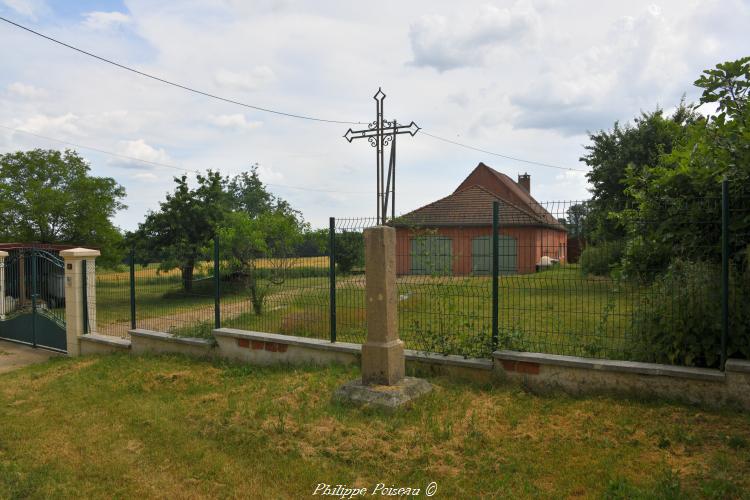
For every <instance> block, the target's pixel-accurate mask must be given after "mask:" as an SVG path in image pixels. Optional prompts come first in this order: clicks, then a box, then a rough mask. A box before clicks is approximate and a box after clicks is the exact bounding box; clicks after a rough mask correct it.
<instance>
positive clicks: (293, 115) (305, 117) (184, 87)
mask: <svg viewBox="0 0 750 500" xmlns="http://www.w3.org/2000/svg"><path fill="white" fill-rule="evenodd" d="M0 21H4V22H6V23H8V24H10V25H12V26H15V27H17V28H19V29H22V30H24V31H26V32H28V33H31V34H33V35H36V36H39V37H41V38H44V39H45V40H48V41H50V42H53V43H56V44H58V45H61V46H63V47H66V48H68V49H71V50H74V51H76V52H78V53H80V54H84V55H87V56H89V57H92V58H94V59H97V60H99V61H102V62H104V63H107V64H111V65H113V66H115V67H117V68H120V69H123V70H125V71H129V72H131V73H135V74H137V75H140V76H143V77H146V78H150V79H152V80H155V81H157V82H161V83H164V84H166V85H171V86H173V87H176V88H179V89H182V90H186V91H188V92H193V93H195V94H199V95H202V96H205V97H209V98H211V99H216V100H219V101H223V102H226V103H229V104H236V105H238V106H242V107H245V108H249V109H254V110H256V111H262V112H265V113H272V114H275V115H280V116H286V117H289V118H298V119H302V120H309V121H314V122H321V123H335V124H340V125H363V124H364V123H363V122H353V121H346V120H332V119H328V118H319V117H315V116H308V115H302V114H297V113H288V112H285V111H278V110H275V109H271V108H264V107H261V106H255V105H252V104H247V103H244V102H240V101H237V100H234V99H230V98H227V97H221V96H219V95H216V94H212V93H210V92H206V91H203V90H198V89H195V88H193V87H189V86H187V85H183V84H180V83H176V82H173V81H170V80H167V79H164V78H161V77H158V76H155V75H151V74H149V73H146V72H144V71H140V70H137V69H135V68H132V67H130V66H126V65H124V64H121V63H118V62H116V61H113V60H111V59H108V58H106V57H102V56H99V55H96V54H94V53H92V52H89V51H87V50H84V49H81V48H78V47H76V46H74V45H71V44H68V43H65V42H63V41H61V40H58V39H56V38H53V37H51V36H48V35H45V34H43V33H40V32H38V31H35V30H33V29H31V28H29V27H27V26H24V25H22V24H19V23H16V22H14V21H11V20H10V19H7V18H5V17H2V16H0ZM420 132H421V133H422V134H424V135H427V136H429V137H432V138H433V139H437V140H440V141H443V142H445V143H448V144H453V145H454V146H459V147H462V148H466V149H470V150H473V151H478V152H480V153H485V154H488V155H492V156H497V157H499V158H505V159H507V160H513V161H518V162H522V163H527V164H530V165H537V166H541V167H547V168H554V169H558V170H570V171H577V172H586V170H584V169H579V168H572V167H562V166H560V165H553V164H550V163H543V162H538V161H533V160H525V159H523V158H518V157H515V156H510V155H505V154H502V153H495V152H493V151H489V150H486V149H482V148H477V147H474V146H470V145H468V144H464V143H461V142H458V141H453V140H451V139H446V138H444V137H440V136H437V135H434V134H430V133H428V132H426V131H425V130H424V129H422V130H420ZM88 149H94V148H88ZM138 161H140V160H138ZM162 166H163V165H162ZM299 189H302V188H299Z"/></svg>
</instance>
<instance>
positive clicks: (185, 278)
mask: <svg viewBox="0 0 750 500" xmlns="http://www.w3.org/2000/svg"><path fill="white" fill-rule="evenodd" d="M194 267H195V266H194V265H193V264H189V265H186V266H185V267H183V268H182V289H183V291H185V292H192V291H193V268H194Z"/></svg>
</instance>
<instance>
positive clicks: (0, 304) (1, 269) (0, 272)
mask: <svg viewBox="0 0 750 500" xmlns="http://www.w3.org/2000/svg"><path fill="white" fill-rule="evenodd" d="M7 256H8V252H6V251H4V250H0V319H5V257H7Z"/></svg>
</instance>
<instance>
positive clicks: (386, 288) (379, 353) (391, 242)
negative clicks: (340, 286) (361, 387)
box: [362, 226, 406, 385]
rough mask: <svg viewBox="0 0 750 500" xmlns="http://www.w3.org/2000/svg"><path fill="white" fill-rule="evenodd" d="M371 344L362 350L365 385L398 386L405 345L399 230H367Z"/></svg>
mask: <svg viewBox="0 0 750 500" xmlns="http://www.w3.org/2000/svg"><path fill="white" fill-rule="evenodd" d="M365 280H366V284H365V301H366V307H367V341H366V342H365V344H364V345H363V346H362V383H364V384H377V385H394V384H396V383H398V382H399V381H401V379H403V378H404V373H405V371H406V368H405V360H404V343H403V342H402V341H401V340H399V338H398V290H397V288H396V230H395V229H393V228H392V227H388V226H378V227H373V228H369V229H366V230H365Z"/></svg>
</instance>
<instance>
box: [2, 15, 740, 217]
mask: <svg viewBox="0 0 750 500" xmlns="http://www.w3.org/2000/svg"><path fill="white" fill-rule="evenodd" d="M363 5H364V4H361V3H358V2H343V1H341V2H330V1H321V2H302V1H296V0H259V1H254V2H250V1H240V0H224V1H219V0H216V1H207V0H206V1H202V0H192V1H184V2H153V1H151V2H149V1H145V0H133V1H130V0H126V1H122V2H119V1H76V2H69V1H57V2H53V1H45V0H0V14H1V15H3V16H5V17H8V18H10V19H13V20H15V21H17V22H19V23H22V24H25V25H28V26H30V27H32V28H34V29H37V30H40V31H42V32H44V33H47V34H49V35H51V36H54V37H57V38H59V39H61V40H63V41H66V42H69V43H71V44H74V45H77V46H80V47H81V48H84V49H88V50H91V51H93V52H96V53H98V54H100V55H102V56H105V57H109V58H112V59H115V60H118V61H121V62H123V63H125V64H128V65H132V66H135V67H137V68H139V69H142V70H143V71H146V72H149V73H153V74H156V75H159V76H163V77H164V78H168V79H171V80H174V81H177V82H181V83H185V84H188V85H191V86H194V87H197V88H200V89H203V90H206V91H208V92H212V93H215V94H219V95H222V96H226V97H230V98H233V99H236V100H239V101H243V102H248V103H251V104H256V105H259V106H265V107H270V108H276V109H280V110H285V111H290V112H294V113H301V114H306V115H315V116H322V117H327V118H333V119H338V120H351V121H363V122H365V121H370V120H372V119H373V116H372V115H373V113H374V109H373V108H374V103H373V100H372V95H373V94H374V93H375V91H376V90H377V88H378V87H379V86H382V87H383V88H384V90H385V92H386V93H387V95H388V97H387V99H386V101H385V106H386V117H387V118H396V119H398V120H399V121H402V122H409V121H411V120H414V121H416V122H417V123H418V124H419V125H420V126H422V127H423V128H424V129H425V130H427V131H429V132H432V133H434V134H438V135H441V136H443V137H447V138H450V139H453V140H457V141H461V142H466V143H469V144H472V145H475V146H477V147H480V148H483V149H488V150H493V151H497V152H501V153H505V154H507V155H511V156H516V157H521V158H528V159H531V160H536V161H539V162H545V163H552V164H556V165H563V166H569V167H573V168H577V169H585V166H584V165H583V164H581V163H580V162H579V161H578V159H579V157H580V156H581V155H582V154H583V153H584V145H585V144H586V143H587V135H586V133H587V131H589V130H598V129H601V128H609V127H611V126H612V124H613V123H614V122H615V121H616V120H619V121H627V120H630V119H632V117H633V116H635V115H636V114H637V113H638V112H639V111H641V110H652V109H654V108H655V107H656V106H657V105H660V106H662V107H664V108H665V109H670V108H672V107H673V106H674V105H676V104H677V103H678V102H679V100H680V97H681V96H682V95H683V94H686V95H687V97H688V100H692V99H695V97H696V96H697V93H696V91H695V89H694V88H693V87H692V85H691V82H693V81H694V80H695V79H696V78H697V77H698V75H699V74H700V72H701V70H703V69H706V68H709V67H711V66H713V65H715V64H716V63H718V62H721V61H725V60H728V59H735V58H738V57H741V56H744V55H747V53H746V52H747V48H748V47H750V43H748V42H750V35H748V30H747V26H750V2H748V1H747V0H724V1H717V0H708V1H669V2H660V3H658V4H654V3H651V2H637V1H635V2H590V1H582V0H574V1H568V2H563V1H556V0H543V1H530V0H521V1H515V2H501V1H494V2H493V1H487V0H483V1H477V2H475V1H465V2H460V3H458V2H449V1H413V2H398V1H390V0H389V1H384V2H380V3H379V4H378V9H374V10H373V9H371V8H366V7H363ZM0 41H2V44H3V47H4V48H5V49H4V50H3V51H2V53H0V64H1V67H2V72H0V125H3V126H5V127H11V128H15V129H20V130H25V131H28V132H33V133H36V134H41V135H45V136H50V137H55V138H58V139H62V140H66V141H70V142H74V143H79V144H84V145H90V146H94V147H96V148H100V149H105V150H110V151H115V152H117V153H120V154H124V155H127V156H132V157H137V158H142V159H145V160H150V161H156V162H162V163H168V164H174V165H179V166H182V167H184V168H187V169H200V170H202V169H205V168H213V169H219V170H221V171H222V172H224V173H226V174H232V175H233V174H237V173H239V172H241V171H243V170H246V169H247V168H249V166H250V165H251V164H253V163H256V162H257V163H259V164H260V172H261V177H262V178H263V180H264V181H266V182H267V183H269V184H270V185H271V189H272V191H274V192H275V193H276V194H278V195H279V196H281V197H283V198H285V199H287V200H289V201H290V202H291V203H292V204H293V205H294V206H295V207H297V208H299V209H301V210H302V211H303V213H304V215H305V217H306V218H307V219H308V220H309V221H310V222H311V223H312V224H313V225H314V226H323V225H324V224H325V223H326V221H327V218H328V217H329V216H338V217H347V216H348V217H351V216H370V215H373V212H374V203H373V199H374V185H375V175H374V174H375V173H374V158H373V156H374V153H373V151H372V150H371V148H370V147H369V146H368V145H367V144H366V143H364V142H360V143H356V142H355V143H352V144H348V143H347V142H346V141H344V140H343V139H342V137H341V136H342V135H343V133H344V132H345V131H346V129H347V128H348V127H347V126H345V125H335V124H334V125H331V124H319V123H313V122H305V121H299V120H294V119H290V118H283V117H278V116H274V115H269V114H264V113H261V112H256V111H252V110H248V109H246V108H242V107H238V106H234V105H231V104H227V103H221V102H217V101H212V100H210V99H206V98H204V97H200V96H196V95H192V94H189V93H186V92H183V91H180V90H177V89H174V88H170V87H166V86H164V85H162V84H159V83H156V82H153V81H149V80H146V79H143V78H141V77H138V76H136V75H132V74H129V73H126V72H123V71H121V70H118V69H116V68H114V67H111V66H108V65H104V64H102V63H100V62H97V61H95V60H92V59H89V58H86V57H85V56H81V55H80V54H76V53H73V52H71V51H69V50H67V49H64V48H61V47H59V46H56V45H54V44H51V43H50V42H48V41H45V40H42V39H39V38H37V37H34V36H32V35H29V34H28V33H25V32H23V31H20V30H18V29H17V28H13V27H11V26H8V25H6V24H4V23H0ZM31 147H54V148H59V147H61V146H60V145H59V144H57V143H54V142H49V141H45V140H43V139H39V138H36V137H33V136H29V135H27V134H23V133H20V132H9V131H7V130H5V129H0V152H7V151H13V150H17V149H23V148H31ZM80 152H81V153H82V154H83V155H84V156H85V157H86V158H87V159H88V160H89V161H90V162H91V165H92V169H93V171H94V173H95V174H97V175H107V176H111V177H114V178H115V179H117V180H118V182H120V183H121V184H122V185H124V186H125V187H126V189H127V193H128V198H127V200H126V203H127V204H128V205H129V207H130V208H129V209H128V210H125V211H123V212H121V213H120V214H118V215H117V217H116V219H115V222H116V223H117V224H118V225H119V226H120V227H122V228H123V229H133V228H135V227H136V225H137V223H138V222H139V221H140V220H142V218H143V215H144V214H145V212H146V211H147V210H148V209H154V208H157V206H158V201H159V200H160V199H162V198H163V196H164V194H165V193H166V192H167V191H168V190H170V189H171V184H172V181H171V179H172V177H173V176H174V175H176V174H179V173H180V172H179V171H175V170H172V169H169V168H164V167H156V166H151V165H147V164H143V163H139V162H134V161H129V160H123V159H118V158H112V157H108V156H106V155H103V154H100V153H96V152H93V151H89V150H80ZM480 161H484V162H485V163H487V164H489V165H491V166H493V167H495V168H497V169H499V170H501V171H503V172H505V173H507V174H509V175H511V176H512V177H515V176H516V174H517V173H520V172H525V171H528V172H529V173H530V174H531V177H532V194H534V195H535V196H536V197H537V199H539V200H540V201H543V200H561V199H582V198H585V197H586V193H587V186H586V181H585V177H584V175H583V172H565V171H560V170H554V169H549V168H543V167H538V166H531V165H527V164H523V163H519V162H514V161H511V160H504V159H501V158H496V157H492V156H489V155H486V154H483V153H479V152H474V151H470V150H466V149H462V148H457V147H455V146H451V145H449V144H445V143H442V142H440V141H436V140H435V139H432V138H430V137H428V136H425V135H417V136H416V137H414V138H409V139H406V138H405V139H404V140H403V141H401V142H399V164H398V167H399V168H398V172H399V178H398V193H397V200H398V206H397V211H398V212H406V211H408V210H411V209H413V208H416V207H418V206H421V205H423V204H425V203H428V202H430V201H433V200H435V199H437V198H439V197H442V196H445V195H447V194H449V193H450V192H452V190H453V189H454V188H455V186H456V185H458V183H459V182H460V181H461V180H462V179H463V178H464V177H465V176H466V175H467V174H468V173H469V172H470V170H471V169H472V168H473V167H474V166H475V165H476V164H477V163H478V162H480ZM295 187H304V188H307V190H303V189H295ZM318 190H326V191H325V192H323V191H318Z"/></svg>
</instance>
